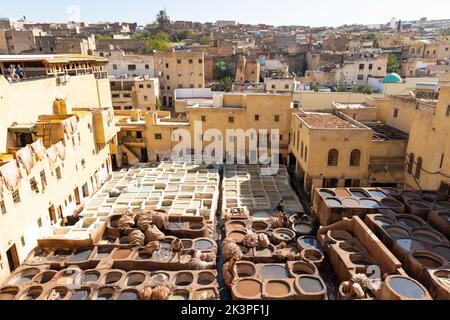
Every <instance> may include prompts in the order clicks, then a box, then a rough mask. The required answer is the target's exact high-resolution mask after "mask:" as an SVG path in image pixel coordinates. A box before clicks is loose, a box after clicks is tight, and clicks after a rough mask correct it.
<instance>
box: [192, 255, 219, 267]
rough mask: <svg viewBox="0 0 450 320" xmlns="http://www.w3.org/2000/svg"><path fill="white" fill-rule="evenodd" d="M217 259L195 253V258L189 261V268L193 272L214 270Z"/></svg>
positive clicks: (212, 256)
mask: <svg viewBox="0 0 450 320" xmlns="http://www.w3.org/2000/svg"><path fill="white" fill-rule="evenodd" d="M215 260H216V257H215V255H213V254H202V252H201V251H198V250H197V251H195V253H194V256H193V257H192V258H191V260H190V261H189V267H190V268H191V269H192V270H206V269H212V268H214V265H215Z"/></svg>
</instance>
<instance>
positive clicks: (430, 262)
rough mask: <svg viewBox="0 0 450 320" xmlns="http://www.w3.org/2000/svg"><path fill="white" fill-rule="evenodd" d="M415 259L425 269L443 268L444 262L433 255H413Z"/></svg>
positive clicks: (418, 253) (417, 253)
mask: <svg viewBox="0 0 450 320" xmlns="http://www.w3.org/2000/svg"><path fill="white" fill-rule="evenodd" d="M413 258H414V259H416V260H417V262H419V263H420V264H421V265H422V266H424V267H425V268H428V269H431V268H439V267H441V266H442V264H443V262H442V261H441V260H440V259H439V258H438V257H436V256H434V255H433V254H432V253H421V252H416V253H414V254H413Z"/></svg>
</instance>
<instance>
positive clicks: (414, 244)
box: [396, 239, 424, 252]
mask: <svg viewBox="0 0 450 320" xmlns="http://www.w3.org/2000/svg"><path fill="white" fill-rule="evenodd" d="M396 242H397V244H398V245H399V246H400V247H401V248H402V249H403V250H405V251H407V252H415V251H422V250H423V249H424V246H423V244H422V243H421V242H419V241H417V240H414V239H397V241H396Z"/></svg>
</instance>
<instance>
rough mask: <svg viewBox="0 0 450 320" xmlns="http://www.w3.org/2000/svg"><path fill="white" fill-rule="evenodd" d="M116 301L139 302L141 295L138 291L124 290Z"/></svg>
mask: <svg viewBox="0 0 450 320" xmlns="http://www.w3.org/2000/svg"><path fill="white" fill-rule="evenodd" d="M116 300H127V301H129V300H139V293H138V292H137V291H132V290H124V291H122V292H121V293H119V295H118V297H117V299H116Z"/></svg>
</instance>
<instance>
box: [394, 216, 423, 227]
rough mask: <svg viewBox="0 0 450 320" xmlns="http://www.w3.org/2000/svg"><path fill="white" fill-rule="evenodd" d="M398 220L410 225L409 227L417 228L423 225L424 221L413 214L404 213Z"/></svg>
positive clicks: (407, 225)
mask: <svg viewBox="0 0 450 320" xmlns="http://www.w3.org/2000/svg"><path fill="white" fill-rule="evenodd" d="M397 220H398V222H399V223H400V224H402V225H404V226H406V227H409V228H417V227H420V226H421V225H423V222H422V221H421V219H420V218H417V217H415V216H412V215H402V216H399V217H397Z"/></svg>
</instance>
